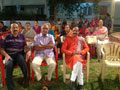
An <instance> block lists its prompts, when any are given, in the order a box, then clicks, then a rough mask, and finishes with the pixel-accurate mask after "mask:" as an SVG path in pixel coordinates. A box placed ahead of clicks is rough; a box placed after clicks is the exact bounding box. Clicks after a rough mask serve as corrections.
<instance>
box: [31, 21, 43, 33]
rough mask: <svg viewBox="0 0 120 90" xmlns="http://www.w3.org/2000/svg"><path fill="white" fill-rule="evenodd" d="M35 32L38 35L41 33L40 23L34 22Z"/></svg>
mask: <svg viewBox="0 0 120 90" xmlns="http://www.w3.org/2000/svg"><path fill="white" fill-rule="evenodd" d="M33 30H35V32H36V34H39V33H40V32H41V26H39V24H38V21H34V26H33Z"/></svg>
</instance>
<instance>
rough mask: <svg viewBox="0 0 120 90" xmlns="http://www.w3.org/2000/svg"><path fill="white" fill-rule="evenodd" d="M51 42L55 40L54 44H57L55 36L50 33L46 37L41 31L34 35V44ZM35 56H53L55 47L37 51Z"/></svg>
mask: <svg viewBox="0 0 120 90" xmlns="http://www.w3.org/2000/svg"><path fill="white" fill-rule="evenodd" d="M50 42H53V44H55V40H54V37H53V36H52V35H50V34H47V35H46V37H44V36H43V35H42V33H40V34H38V35H36V36H35V37H34V46H36V45H48V44H49V43H50ZM35 56H38V57H43V56H48V57H52V58H53V57H54V52H53V49H45V50H41V51H36V53H35Z"/></svg>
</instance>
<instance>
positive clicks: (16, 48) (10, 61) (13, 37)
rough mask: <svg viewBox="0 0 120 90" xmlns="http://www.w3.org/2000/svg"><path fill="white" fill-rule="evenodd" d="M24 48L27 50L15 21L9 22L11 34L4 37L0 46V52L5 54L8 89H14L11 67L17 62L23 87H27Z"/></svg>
mask: <svg viewBox="0 0 120 90" xmlns="http://www.w3.org/2000/svg"><path fill="white" fill-rule="evenodd" d="M24 50H25V51H28V47H27V46H26V40H25V38H24V36H23V35H22V34H19V26H18V24H17V23H13V24H11V34H9V35H8V36H6V37H5V39H4V40H3V42H2V46H1V50H0V52H1V54H2V55H3V56H5V69H6V83H7V88H8V90H13V89H14V83H13V79H12V72H13V68H14V66H15V65H16V64H18V65H19V66H20V68H21V70H22V72H23V74H24V82H23V84H24V87H28V85H29V83H28V76H27V66H26V62H25V60H24Z"/></svg>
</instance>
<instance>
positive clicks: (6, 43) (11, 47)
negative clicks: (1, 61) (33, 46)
mask: <svg viewBox="0 0 120 90" xmlns="http://www.w3.org/2000/svg"><path fill="white" fill-rule="evenodd" d="M25 45H26V40H25V37H24V35H23V34H18V36H17V37H14V36H13V35H12V34H10V35H7V36H6V37H5V39H4V40H3V41H2V46H1V47H2V48H3V49H4V50H5V51H6V52H7V53H8V54H9V55H13V54H16V53H19V52H22V51H23V50H24V46H25Z"/></svg>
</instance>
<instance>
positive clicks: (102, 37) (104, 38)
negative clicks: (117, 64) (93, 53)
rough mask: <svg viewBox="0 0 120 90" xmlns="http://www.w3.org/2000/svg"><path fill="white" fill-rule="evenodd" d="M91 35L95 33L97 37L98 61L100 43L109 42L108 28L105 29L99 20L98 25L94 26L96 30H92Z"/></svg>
mask: <svg viewBox="0 0 120 90" xmlns="http://www.w3.org/2000/svg"><path fill="white" fill-rule="evenodd" d="M92 35H96V36H97V39H98V44H97V54H98V60H99V61H100V58H101V44H104V43H107V42H109V40H108V29H107V27H105V26H103V20H99V23H98V27H97V28H96V31H94V32H93V34H92Z"/></svg>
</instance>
